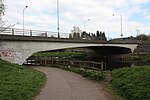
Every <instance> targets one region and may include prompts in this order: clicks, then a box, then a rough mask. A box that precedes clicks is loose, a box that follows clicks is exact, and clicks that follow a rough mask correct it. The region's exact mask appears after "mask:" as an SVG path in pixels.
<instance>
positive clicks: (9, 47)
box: [0, 40, 137, 65]
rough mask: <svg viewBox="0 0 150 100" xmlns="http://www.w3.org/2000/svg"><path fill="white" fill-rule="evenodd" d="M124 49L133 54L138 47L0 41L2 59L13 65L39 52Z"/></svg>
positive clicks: (133, 45)
mask: <svg viewBox="0 0 150 100" xmlns="http://www.w3.org/2000/svg"><path fill="white" fill-rule="evenodd" d="M94 46H95V47H103V46H104V47H105V46H111V47H123V48H129V49H130V50H131V51H132V52H133V50H134V49H135V48H136V47H137V45H136V44H98V43H83V42H81V43H79V42H74V43H73V42H61V41H59V42H58V41H57V42H55V41H31V40H30V41H25V40H24V41H23V40H22V41H15V40H13V41H9V40H5V41H0V57H1V58H2V59H5V60H7V61H9V62H12V63H17V64H20V65H21V64H23V62H24V61H25V60H26V59H27V58H28V57H30V56H31V55H32V54H33V53H36V52H39V51H48V50H58V49H66V48H77V47H94Z"/></svg>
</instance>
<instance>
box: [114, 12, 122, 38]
mask: <svg viewBox="0 0 150 100" xmlns="http://www.w3.org/2000/svg"><path fill="white" fill-rule="evenodd" d="M115 15H119V16H120V28H121V34H120V36H121V37H122V36H123V33H122V14H113V16H115Z"/></svg>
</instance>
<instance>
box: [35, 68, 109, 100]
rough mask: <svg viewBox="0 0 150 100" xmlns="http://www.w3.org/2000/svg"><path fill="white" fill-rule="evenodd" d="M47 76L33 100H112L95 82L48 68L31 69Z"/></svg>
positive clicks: (71, 73) (67, 72)
mask: <svg viewBox="0 0 150 100" xmlns="http://www.w3.org/2000/svg"><path fill="white" fill-rule="evenodd" d="M33 68H34V69H36V70H38V71H42V72H44V73H45V74H46V76H47V83H46V85H45V87H44V88H43V89H42V90H41V92H40V94H39V95H38V96H37V97H36V98H35V100H112V97H111V95H110V94H109V93H108V92H106V91H105V90H104V87H103V86H102V85H101V84H100V83H97V82H94V81H91V80H88V79H86V78H84V77H82V76H80V75H78V74H76V73H73V72H69V71H65V70H62V69H58V68H50V67H42V66H41V67H39V66H38V67H33Z"/></svg>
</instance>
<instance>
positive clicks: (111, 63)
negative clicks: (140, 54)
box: [87, 57, 132, 71]
mask: <svg viewBox="0 0 150 100" xmlns="http://www.w3.org/2000/svg"><path fill="white" fill-rule="evenodd" d="M87 59H88V60H90V61H96V62H101V61H102V62H103V63H104V68H103V70H110V71H112V70H114V69H119V68H123V67H131V66H132V62H122V61H116V60H115V59H109V58H108V57H88V58H87Z"/></svg>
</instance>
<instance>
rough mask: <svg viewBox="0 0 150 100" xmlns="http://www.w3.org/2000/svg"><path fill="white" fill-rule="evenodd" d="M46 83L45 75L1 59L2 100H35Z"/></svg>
mask: <svg viewBox="0 0 150 100" xmlns="http://www.w3.org/2000/svg"><path fill="white" fill-rule="evenodd" d="M45 82H46V76H45V74H43V73H41V72H39V71H36V70H33V69H31V68H26V67H24V66H20V65H17V64H11V63H9V62H7V61H3V60H1V59H0V100H33V98H34V97H35V96H36V95H37V94H38V93H39V92H40V89H41V87H43V85H44V84H45Z"/></svg>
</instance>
